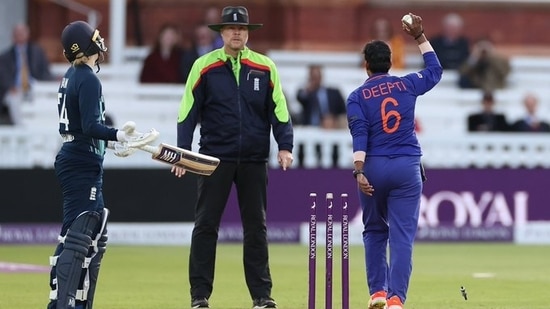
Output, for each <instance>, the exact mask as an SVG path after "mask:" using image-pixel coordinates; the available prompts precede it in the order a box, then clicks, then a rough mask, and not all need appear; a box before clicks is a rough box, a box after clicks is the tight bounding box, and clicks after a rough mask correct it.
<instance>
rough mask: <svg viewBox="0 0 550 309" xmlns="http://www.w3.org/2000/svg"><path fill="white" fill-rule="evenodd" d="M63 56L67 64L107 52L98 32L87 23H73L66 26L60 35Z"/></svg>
mask: <svg viewBox="0 0 550 309" xmlns="http://www.w3.org/2000/svg"><path fill="white" fill-rule="evenodd" d="M61 44H62V45H63V54H64V55H65V58H67V60H69V62H73V61H74V60H75V59H77V58H80V57H83V56H91V55H94V54H97V53H102V52H106V51H107V47H106V46H105V43H104V42H103V38H102V37H101V36H100V35H99V30H97V29H94V28H92V26H90V25H89V24H88V23H87V22H84V21H80V20H79V21H75V22H72V23H70V24H68V25H67V26H66V27H65V29H63V32H62V33H61Z"/></svg>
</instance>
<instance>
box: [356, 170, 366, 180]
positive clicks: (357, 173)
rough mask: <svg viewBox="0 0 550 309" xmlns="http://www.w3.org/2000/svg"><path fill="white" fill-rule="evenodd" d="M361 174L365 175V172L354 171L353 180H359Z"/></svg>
mask: <svg viewBox="0 0 550 309" xmlns="http://www.w3.org/2000/svg"><path fill="white" fill-rule="evenodd" d="M359 174H363V175H364V174H365V172H363V171H362V170H354V171H353V178H356V179H357V175H359Z"/></svg>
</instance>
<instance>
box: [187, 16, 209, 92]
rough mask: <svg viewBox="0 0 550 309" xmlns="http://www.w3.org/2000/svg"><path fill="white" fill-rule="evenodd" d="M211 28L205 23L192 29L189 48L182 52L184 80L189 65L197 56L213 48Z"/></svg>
mask: <svg viewBox="0 0 550 309" xmlns="http://www.w3.org/2000/svg"><path fill="white" fill-rule="evenodd" d="M212 32H213V31H212V30H210V28H208V26H207V25H198V26H197V27H195V29H194V31H193V40H192V45H191V47H190V48H188V49H186V50H185V51H184V52H183V59H182V63H181V65H182V69H181V70H182V74H183V80H184V82H186V81H187V77H188V76H189V72H190V71H191V67H192V66H193V63H194V62H195V60H196V59H197V58H199V57H200V56H202V55H205V54H207V53H209V52H211V51H213V50H214V49H216V48H215V46H214V37H213V36H212Z"/></svg>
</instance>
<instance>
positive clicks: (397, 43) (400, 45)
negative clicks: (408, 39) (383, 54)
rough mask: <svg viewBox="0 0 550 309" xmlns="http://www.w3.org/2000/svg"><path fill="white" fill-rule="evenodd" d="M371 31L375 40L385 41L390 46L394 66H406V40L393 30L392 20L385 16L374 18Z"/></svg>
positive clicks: (401, 67)
mask: <svg viewBox="0 0 550 309" xmlns="http://www.w3.org/2000/svg"><path fill="white" fill-rule="evenodd" d="M371 32H372V34H371V36H372V39H373V40H380V41H384V42H386V44H388V45H389V46H390V48H391V61H392V68H393V69H403V68H405V40H404V38H403V37H402V36H401V35H400V34H396V33H395V32H394V31H393V27H392V25H391V23H390V21H389V20H388V19H387V18H383V17H380V18H377V19H376V20H374V23H373V25H372V28H371Z"/></svg>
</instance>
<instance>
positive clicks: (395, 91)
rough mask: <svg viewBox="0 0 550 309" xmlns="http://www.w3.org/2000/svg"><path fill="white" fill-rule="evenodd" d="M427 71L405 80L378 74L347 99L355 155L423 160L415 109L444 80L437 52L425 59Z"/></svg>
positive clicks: (410, 75) (431, 53)
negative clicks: (417, 100)
mask: <svg viewBox="0 0 550 309" xmlns="http://www.w3.org/2000/svg"><path fill="white" fill-rule="evenodd" d="M423 57H424V61H425V63H426V67H425V69H423V70H421V71H419V72H417V73H411V74H408V75H406V76H403V77H398V76H393V75H390V74H374V75H372V76H370V77H369V78H368V79H367V80H366V81H365V83H364V84H363V85H361V86H360V87H359V88H357V89H355V90H354V91H353V92H352V93H351V94H350V95H349V97H348V99H347V115H348V124H349V128H350V132H351V135H352V139H353V151H354V152H356V151H365V152H366V154H367V157H368V156H393V155H410V156H421V155H422V151H421V148H420V145H419V143H418V139H417V138H416V134H415V131H414V128H415V105H416V99H417V97H418V96H420V95H422V94H424V93H426V92H427V91H428V90H430V89H432V88H433V87H434V86H435V85H436V84H437V83H438V82H439V81H440V80H441V75H442V68H441V65H440V64H439V60H438V59H437V56H436V55H435V53H434V52H427V53H424V55H423Z"/></svg>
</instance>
